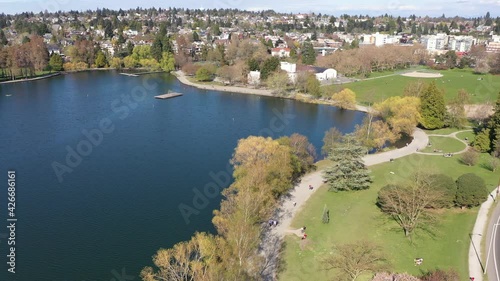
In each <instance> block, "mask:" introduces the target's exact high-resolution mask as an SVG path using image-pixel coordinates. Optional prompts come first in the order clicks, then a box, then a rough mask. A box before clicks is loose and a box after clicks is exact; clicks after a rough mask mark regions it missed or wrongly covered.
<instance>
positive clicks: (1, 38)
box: [0, 29, 9, 46]
mask: <svg viewBox="0 0 500 281" xmlns="http://www.w3.org/2000/svg"><path fill="white" fill-rule="evenodd" d="M7 43H9V41H7V37H6V36H5V33H4V32H3V30H1V29H0V45H2V46H5V45H7Z"/></svg>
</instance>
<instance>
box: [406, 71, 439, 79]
mask: <svg viewBox="0 0 500 281" xmlns="http://www.w3.org/2000/svg"><path fill="white" fill-rule="evenodd" d="M401 76H406V77H415V78H440V77H443V74H441V73H429V72H417V71H413V72H408V73H404V74H401Z"/></svg>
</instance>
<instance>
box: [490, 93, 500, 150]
mask: <svg viewBox="0 0 500 281" xmlns="http://www.w3.org/2000/svg"><path fill="white" fill-rule="evenodd" d="M488 127H489V128H490V138H491V152H492V153H493V155H495V156H496V157H500V93H498V98H497V102H496V105H495V113H493V116H492V117H491V119H490V121H489V122H488Z"/></svg>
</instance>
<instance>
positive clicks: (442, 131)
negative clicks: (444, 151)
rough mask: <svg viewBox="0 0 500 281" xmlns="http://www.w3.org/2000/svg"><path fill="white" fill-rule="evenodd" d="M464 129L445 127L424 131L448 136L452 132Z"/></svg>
mask: <svg viewBox="0 0 500 281" xmlns="http://www.w3.org/2000/svg"><path fill="white" fill-rule="evenodd" d="M460 131H462V130H458V129H456V128H444V129H438V130H424V132H425V133H426V134H428V135H443V136H447V135H449V134H452V133H454V132H460Z"/></svg>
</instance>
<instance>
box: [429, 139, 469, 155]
mask: <svg viewBox="0 0 500 281" xmlns="http://www.w3.org/2000/svg"><path fill="white" fill-rule="evenodd" d="M429 142H430V143H431V146H428V147H426V148H425V149H423V150H422V152H434V149H437V150H441V151H442V152H441V153H455V152H459V151H462V150H464V149H465V147H466V146H465V144H464V143H462V142H460V141H459V140H457V139H454V138H448V137H432V136H431V137H429Z"/></svg>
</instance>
